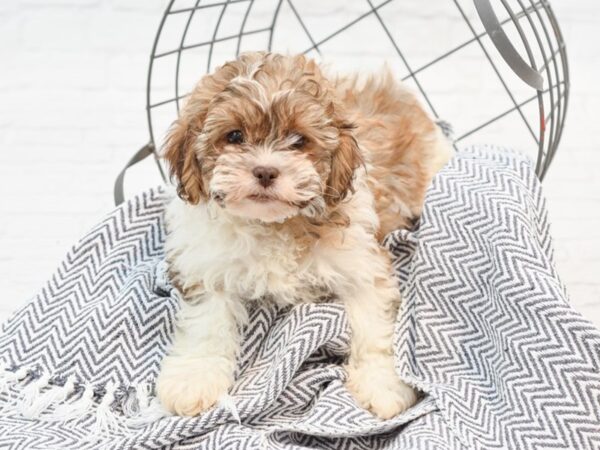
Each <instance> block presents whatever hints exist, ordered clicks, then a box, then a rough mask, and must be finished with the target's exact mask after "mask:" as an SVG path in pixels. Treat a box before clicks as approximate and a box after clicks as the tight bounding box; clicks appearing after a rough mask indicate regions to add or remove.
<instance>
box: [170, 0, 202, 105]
mask: <svg viewBox="0 0 600 450" xmlns="http://www.w3.org/2000/svg"><path fill="white" fill-rule="evenodd" d="M200 1H201V0H196V3H195V4H194V9H192V10H191V11H190V14H189V15H188V18H187V22H186V24H185V28H184V29H183V33H182V34H181V41H180V42H179V48H178V49H177V63H176V65H175V108H176V109H177V115H179V65H180V64H181V52H182V50H183V44H184V43H185V38H186V37H187V33H188V30H189V28H190V24H191V23H192V19H193V18H194V14H195V13H196V11H197V8H198V5H199V4H200Z"/></svg>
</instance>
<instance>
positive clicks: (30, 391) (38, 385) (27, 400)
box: [14, 373, 51, 414]
mask: <svg viewBox="0 0 600 450" xmlns="http://www.w3.org/2000/svg"><path fill="white" fill-rule="evenodd" d="M50 378H51V377H50V374H48V373H45V374H42V375H41V376H40V377H39V378H38V379H36V380H33V381H32V382H31V383H29V384H28V385H27V386H25V387H24V388H23V391H22V392H21V398H20V399H18V400H17V401H16V402H15V403H16V404H15V405H14V406H16V407H17V410H18V411H19V412H20V413H21V414H22V413H23V411H24V410H26V409H28V408H30V407H31V405H33V404H35V403H36V402H37V401H38V400H39V398H40V396H41V393H42V389H44V388H45V387H47V386H48V382H49V381H50Z"/></svg>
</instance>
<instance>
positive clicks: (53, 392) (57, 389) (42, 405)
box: [20, 376, 75, 419]
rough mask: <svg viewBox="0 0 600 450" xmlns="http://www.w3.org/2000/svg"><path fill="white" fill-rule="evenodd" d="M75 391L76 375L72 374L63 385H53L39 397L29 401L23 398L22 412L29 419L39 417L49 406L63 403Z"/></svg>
mask: <svg viewBox="0 0 600 450" xmlns="http://www.w3.org/2000/svg"><path fill="white" fill-rule="evenodd" d="M74 392H75V377H74V376H70V377H69V378H67V380H66V381H65V384H64V385H62V386H60V385H55V386H52V387H51V388H50V389H49V390H47V391H46V392H44V393H42V394H41V395H39V396H38V397H37V398H31V400H30V401H29V402H28V401H26V400H25V399H23V402H22V404H21V405H20V410H21V414H22V415H23V417H25V418H27V419H35V418H38V417H40V416H41V415H42V414H44V413H45V412H46V411H47V410H48V408H50V407H51V406H54V405H59V404H61V403H62V402H64V401H65V400H66V399H67V398H68V397H69V396H70V395H71V394H73V393H74Z"/></svg>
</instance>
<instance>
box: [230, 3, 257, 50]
mask: <svg viewBox="0 0 600 450" xmlns="http://www.w3.org/2000/svg"><path fill="white" fill-rule="evenodd" d="M252 5H254V0H250V3H249V4H248V8H247V9H246V14H244V18H243V19H242V26H241V27H240V34H239V35H238V41H237V46H236V47H235V57H236V58H237V57H238V56H239V55H240V47H241V46H242V38H243V37H244V31H245V30H246V21H247V20H248V16H249V15H250V10H251V9H252Z"/></svg>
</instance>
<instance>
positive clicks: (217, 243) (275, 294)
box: [166, 201, 335, 305]
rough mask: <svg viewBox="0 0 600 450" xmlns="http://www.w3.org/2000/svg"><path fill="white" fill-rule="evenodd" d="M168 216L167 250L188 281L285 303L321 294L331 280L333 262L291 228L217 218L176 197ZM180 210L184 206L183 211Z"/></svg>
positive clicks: (326, 290)
mask: <svg viewBox="0 0 600 450" xmlns="http://www.w3.org/2000/svg"><path fill="white" fill-rule="evenodd" d="M173 203H174V204H172V205H171V206H170V210H169V213H168V216H167V219H168V223H169V228H170V233H169V235H168V238H167V242H166V250H167V254H168V255H169V260H170V264H171V265H173V266H174V267H173V269H174V272H176V273H178V274H179V277H180V278H181V280H182V281H183V282H184V283H187V284H188V285H192V286H193V285H203V286H204V288H205V289H206V290H208V291H224V292H227V293H229V294H231V295H236V296H238V297H241V298H244V299H248V300H259V299H262V298H269V299H271V300H272V301H275V302H277V303H279V304H282V305H289V304H295V303H300V302H312V301H319V300H323V299H324V298H325V297H326V296H327V293H328V291H329V290H330V289H329V288H325V286H332V284H333V283H332V280H331V274H332V273H334V272H335V271H334V270H332V269H330V268H329V266H330V264H329V263H328V262H327V261H325V260H324V259H323V258H319V252H318V251H316V250H315V249H313V248H311V249H307V248H302V246H301V245H300V244H299V242H298V240H297V239H295V238H294V237H293V235H292V234H291V233H288V232H286V231H282V230H275V229H273V228H266V227H264V226H261V225H252V224H243V225H242V224H240V223H239V222H236V223H232V222H226V221H224V222H219V221H218V220H215V219H212V218H210V217H209V215H208V214H207V213H206V212H205V211H203V210H202V209H201V208H198V209H192V208H187V207H185V206H182V205H181V202H178V201H175V202H173ZM182 212H185V214H183V213H182Z"/></svg>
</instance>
